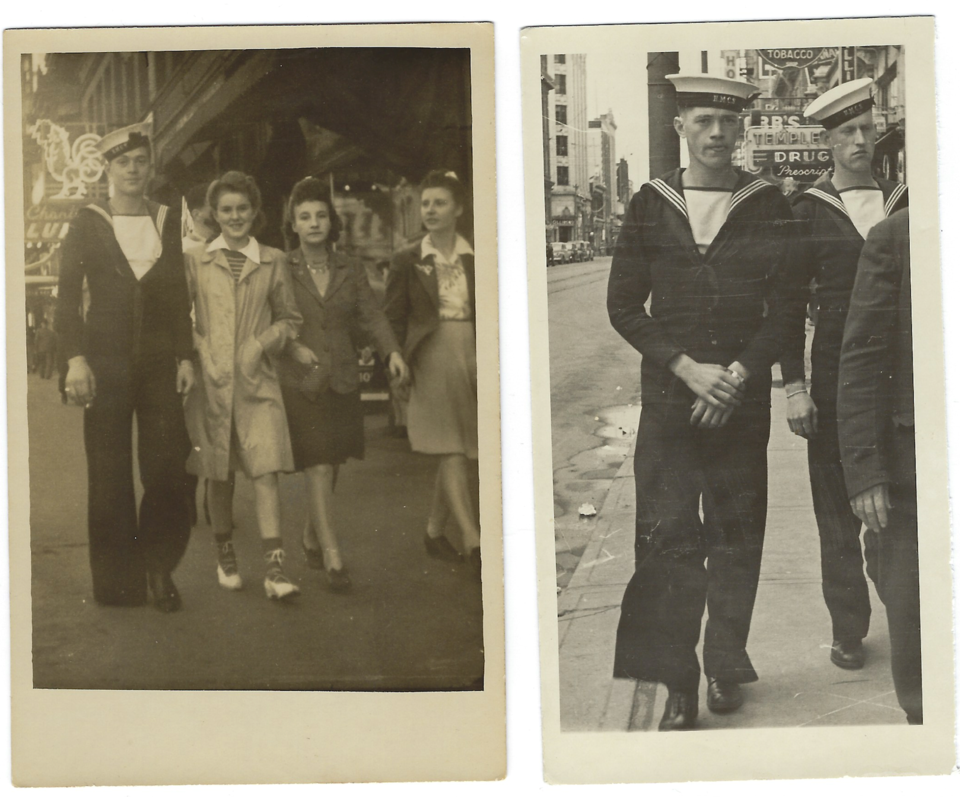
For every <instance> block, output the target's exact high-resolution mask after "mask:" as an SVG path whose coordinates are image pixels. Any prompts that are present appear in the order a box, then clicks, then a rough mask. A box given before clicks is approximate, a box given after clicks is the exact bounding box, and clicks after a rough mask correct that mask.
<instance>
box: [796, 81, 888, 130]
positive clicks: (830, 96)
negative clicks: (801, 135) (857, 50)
mask: <svg viewBox="0 0 960 797" xmlns="http://www.w3.org/2000/svg"><path fill="white" fill-rule="evenodd" d="M872 86H873V80H871V79H870V78H868V77H865V78H860V79H859V80H852V81H850V82H849V83H841V84H840V85H839V86H834V87H833V88H832V89H830V90H829V91H826V92H824V93H823V94H821V95H820V96H819V97H817V98H816V99H815V100H814V101H813V102H811V103H810V104H809V105H808V106H807V109H806V110H805V111H804V112H803V115H804V116H806V117H807V118H808V119H812V120H813V121H814V122H817V123H819V124H820V125H822V126H823V127H824V128H825V129H826V130H833V128H835V127H839V126H840V125H842V124H843V123H844V122H847V121H849V120H850V119H854V118H856V117H858V116H860V114H862V113H865V112H866V111H869V110H870V109H871V108H872V107H873V97H872V96H871V94H870V89H871V87H872Z"/></svg>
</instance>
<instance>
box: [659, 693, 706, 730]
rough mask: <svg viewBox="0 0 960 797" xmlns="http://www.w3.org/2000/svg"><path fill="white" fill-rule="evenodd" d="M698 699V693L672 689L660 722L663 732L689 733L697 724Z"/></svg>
mask: <svg viewBox="0 0 960 797" xmlns="http://www.w3.org/2000/svg"><path fill="white" fill-rule="evenodd" d="M697 703H698V698H697V693H696V692H680V691H674V690H673V689H671V690H670V691H669V694H668V695H667V705H666V707H665V708H664V709H663V717H662V718H661V720H660V730H661V731H689V730H692V729H693V727H694V726H695V725H696V724H697V712H698V707H697Z"/></svg>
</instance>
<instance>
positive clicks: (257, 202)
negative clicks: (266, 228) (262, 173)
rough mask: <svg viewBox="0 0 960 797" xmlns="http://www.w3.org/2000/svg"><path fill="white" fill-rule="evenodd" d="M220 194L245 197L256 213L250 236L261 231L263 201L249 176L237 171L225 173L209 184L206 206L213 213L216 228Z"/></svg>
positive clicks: (255, 182) (254, 181)
mask: <svg viewBox="0 0 960 797" xmlns="http://www.w3.org/2000/svg"><path fill="white" fill-rule="evenodd" d="M222 194H243V195H244V196H246V197H247V199H249V200H250V204H251V205H253V208H254V210H255V211H256V218H255V219H254V220H253V225H252V226H251V227H250V233H251V234H252V235H256V234H257V233H258V232H260V230H261V229H263V224H264V216H263V201H262V198H261V196H260V189H259V188H258V187H257V181H256V180H254V179H253V178H252V177H251V176H250V175H249V174H244V173H243V172H238V171H229V172H225V173H224V174H222V175H221V176H220V177H218V178H217V179H216V180H214V181H213V182H212V183H210V187H209V188H207V205H209V207H210V209H211V210H212V211H213V223H214V224H215V225H216V226H217V227H218V228H219V227H220V225H219V224H218V223H217V217H216V213H217V202H219V201H220V196H221V195H222Z"/></svg>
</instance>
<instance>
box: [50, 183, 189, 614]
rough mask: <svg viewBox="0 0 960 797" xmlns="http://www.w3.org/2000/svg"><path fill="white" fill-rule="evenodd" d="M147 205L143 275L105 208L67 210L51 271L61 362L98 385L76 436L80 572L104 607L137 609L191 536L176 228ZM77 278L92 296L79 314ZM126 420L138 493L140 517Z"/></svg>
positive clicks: (184, 298)
mask: <svg viewBox="0 0 960 797" xmlns="http://www.w3.org/2000/svg"><path fill="white" fill-rule="evenodd" d="M146 205H147V210H148V213H149V216H150V218H151V219H152V222H153V225H154V227H155V229H156V231H157V235H158V236H159V246H160V250H159V257H158V258H157V259H156V262H155V263H154V264H153V265H152V266H151V267H150V268H149V270H147V271H146V272H145V273H142V274H138V273H137V272H136V270H135V268H134V266H133V265H132V264H131V263H130V262H129V261H128V260H127V258H126V256H125V254H124V252H123V250H122V248H121V244H120V243H119V241H118V238H117V235H116V233H115V227H114V225H115V219H114V217H113V215H112V214H111V211H110V206H109V204H108V203H107V202H93V203H91V204H90V205H87V206H86V207H83V208H81V209H80V210H78V211H77V214H76V216H75V217H74V219H73V220H72V221H71V222H70V230H69V233H68V234H67V237H66V239H65V240H64V244H63V256H62V261H61V267H60V282H59V292H58V298H57V310H56V329H57V332H58V334H59V335H60V343H61V355H62V360H61V362H62V364H65V363H66V362H67V361H68V360H70V359H71V358H73V357H76V356H78V355H83V356H84V357H85V358H86V360H87V364H88V365H89V367H90V369H91V371H92V372H93V375H94V378H95V380H96V397H95V398H94V400H93V402H92V404H91V405H90V406H89V407H88V408H87V409H86V410H85V411H84V418H83V427H84V445H85V448H86V455H87V475H88V482H89V485H88V491H89V492H88V505H87V515H88V530H89V541H90V551H89V554H90V567H91V571H92V576H93V594H94V599H95V600H96V601H97V602H98V603H100V604H102V605H114V606H136V605H141V604H143V603H145V602H146V599H147V580H146V572H147V570H148V569H151V570H158V571H161V572H167V573H169V572H171V571H172V570H173V569H174V568H175V567H176V565H177V563H178V562H179V561H180V558H181V557H182V555H183V553H184V551H185V550H186V546H187V541H188V539H189V535H190V518H189V513H188V496H187V493H186V478H185V476H186V473H185V464H186V460H187V455H188V454H189V452H190V440H189V438H188V436H187V430H186V423H185V420H184V414H183V407H182V404H181V400H180V396H179V394H178V393H177V387H176V380H177V363H178V362H179V361H182V360H188V359H190V358H191V356H192V354H193V339H192V330H191V322H190V300H189V295H188V292H187V280H186V272H185V270H184V265H183V255H182V244H181V240H180V220H179V218H178V217H177V216H176V214H175V213H174V212H172V211H171V210H170V209H169V208H168V207H166V206H165V205H159V204H157V203H155V202H149V201H148V202H147V203H146ZM138 277H139V278H138ZM84 280H86V283H87V286H88V288H89V292H90V305H89V308H88V310H87V312H86V315H84V313H83V310H82V304H83V300H82V294H83V283H84ZM62 367H63V366H62ZM134 415H136V418H137V440H138V451H137V454H138V464H139V470H140V480H141V482H142V484H143V490H144V491H143V497H142V499H141V501H140V506H139V511H138V508H137V503H136V495H135V492H134V484H133V441H132V425H133V416H134Z"/></svg>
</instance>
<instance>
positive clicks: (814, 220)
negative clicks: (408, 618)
mask: <svg viewBox="0 0 960 797" xmlns="http://www.w3.org/2000/svg"><path fill="white" fill-rule="evenodd" d="M921 24H922V23H921ZM695 27H696V26H695ZM702 27H703V28H708V27H709V26H702ZM743 27H745V28H746V27H749V26H747V25H744V26H743ZM787 27H788V24H787V23H784V24H783V26H782V28H781V30H779V31H776V33H777V34H779V35H773V36H771V38H769V39H766V40H764V39H763V38H762V37H761V36H760V35H759V34H756V32H754V31H750V33H751V34H753V35H744V36H741V37H735V36H725V37H713V38H711V37H710V36H709V35H707V31H706V30H703V31H701V32H700V35H697V33H696V32H694V31H689V32H688V35H686V36H685V37H683V41H682V42H681V43H679V44H678V45H676V46H674V47H672V48H661V47H656V49H655V48H654V46H653V45H652V44H651V42H653V41H654V37H653V36H652V34H650V33H645V32H644V31H643V30H642V29H637V30H636V33H635V35H634V37H633V44H634V46H633V47H632V48H629V49H628V48H626V47H622V46H614V42H615V41H616V42H617V43H618V44H619V43H621V42H622V41H623V39H624V37H621V38H617V39H613V38H610V39H604V38H603V36H602V35H601V33H600V32H599V31H597V32H595V34H594V37H593V38H592V39H591V38H590V37H587V38H586V39H584V42H585V43H588V44H594V45H595V46H593V47H590V48H587V47H584V48H582V49H580V48H578V49H568V48H557V47H555V48H550V47H549V46H547V45H549V44H551V43H552V41H551V37H550V34H552V33H555V32H557V33H559V32H560V30H561V29H552V30H548V29H543V30H541V31H538V32H539V33H543V37H542V39H541V40H540V41H538V45H539V47H538V50H537V52H536V54H535V55H536V58H537V60H538V61H539V89H540V91H539V96H536V97H533V96H531V95H532V88H533V85H534V84H533V80H532V79H530V75H529V73H528V74H527V78H528V79H527V81H526V83H525V86H524V89H525V91H526V97H525V101H526V102H527V107H526V111H527V116H526V117H525V119H526V120H530V119H532V118H533V104H534V99H535V100H536V102H537V105H538V107H539V110H540V117H541V118H540V120H539V123H538V124H537V125H536V131H535V132H536V134H537V137H536V139H535V137H534V131H531V129H530V128H529V122H528V129H527V130H526V131H525V133H526V141H525V143H526V147H527V163H528V172H527V180H528V185H529V186H530V189H529V193H528V203H530V202H532V201H534V191H533V188H534V187H535V188H536V191H537V196H536V200H535V203H536V208H535V210H536V213H535V212H534V210H533V209H531V210H530V212H529V216H528V219H529V221H528V234H529V235H530V236H531V237H533V236H542V238H541V241H542V243H541V244H540V245H539V247H538V248H539V252H537V254H540V253H541V252H542V253H543V254H542V255H541V256H540V258H538V259H539V260H540V263H539V264H537V263H531V272H532V273H533V272H537V273H538V274H539V275H540V277H541V285H542V286H543V289H544V290H545V296H543V295H542V294H541V298H540V299H539V300H535V299H534V298H533V297H531V307H533V306H534V302H535V301H541V302H542V301H543V300H544V299H545V311H546V324H545V326H544V328H542V329H541V330H537V329H534V328H532V330H531V338H532V345H533V351H532V357H531V359H532V360H533V361H535V362H536V361H537V356H536V353H537V351H538V342H537V336H538V333H539V334H540V335H541V336H542V337H543V338H545V340H542V341H541V343H540V345H541V346H542V347H543V348H542V349H541V350H542V351H544V352H545V354H546V353H548V361H549V394H548V395H541V396H540V397H539V398H540V399H541V400H543V401H545V402H547V401H548V402H549V407H550V416H549V421H550V428H549V438H548V439H544V440H542V441H541V442H542V444H546V445H549V448H547V449H546V450H547V451H549V452H550V459H549V460H548V461H542V460H541V461H539V462H538V466H539V467H540V468H544V469H545V468H547V467H548V463H549V468H550V472H551V474H552V476H551V480H552V485H551V491H552V496H551V498H552V518H551V517H548V518H544V517H542V516H541V517H539V518H538V530H539V533H540V534H541V543H542V546H541V549H540V556H541V573H542V574H543V575H544V578H545V574H546V573H547V572H548V571H547V568H548V564H547V562H546V561H543V560H544V559H545V558H546V556H547V555H548V545H549V541H548V540H547V539H546V536H545V533H544V532H545V530H547V529H549V528H550V525H551V524H550V523H549V522H548V521H549V520H551V519H552V529H551V530H552V532H553V540H552V543H553V551H552V559H553V565H554V567H555V574H556V595H555V600H556V624H557V625H556V632H555V634H556V636H555V640H556V642H555V644H556V648H555V650H554V651H552V653H553V654H554V655H555V656H556V659H555V660H556V668H557V669H556V676H555V677H556V684H557V694H556V696H555V699H556V700H557V701H558V706H557V708H558V716H557V717H556V720H557V722H558V725H559V732H560V733H561V734H563V733H582V732H597V731H606V732H618V731H619V732H644V731H648V732H653V733H657V732H659V733H665V732H670V731H678V730H684V731H701V732H704V731H715V730H743V729H764V728H783V729H788V728H804V729H817V728H828V727H829V728H834V727H838V726H858V727H862V726H870V727H873V726H907V725H910V726H914V725H923V724H924V722H925V715H924V707H925V706H926V705H928V704H929V702H930V701H929V699H926V700H925V699H924V698H925V693H924V686H925V683H924V678H923V675H924V670H925V668H924V666H923V663H924V659H923V656H922V655H921V647H922V643H921V639H922V637H923V638H926V637H927V629H926V625H925V623H923V622H921V595H922V596H923V597H924V599H925V600H926V598H927V594H928V593H927V592H926V591H925V590H924V586H925V584H924V579H923V576H924V575H926V574H922V572H921V568H920V563H919V561H920V560H919V555H918V539H922V540H923V543H922V544H926V540H927V539H928V537H929V534H930V531H932V529H931V530H929V531H928V530H926V529H925V528H924V527H923V525H922V524H918V499H917V463H916V449H917V440H916V432H915V426H916V422H915V416H916V413H915V391H914V365H913V353H914V349H915V346H916V343H915V340H914V335H913V332H914V330H913V324H912V314H913V312H914V308H915V307H916V302H917V299H916V291H914V294H915V295H914V298H913V300H911V288H912V282H911V269H910V262H911V252H912V247H911V243H910V233H911V229H913V227H914V225H912V224H911V222H910V215H909V210H908V203H909V202H910V200H911V195H912V191H911V190H908V186H911V185H914V183H915V182H919V183H920V184H921V185H926V186H930V185H935V177H936V174H935V172H931V171H926V172H924V171H923V170H924V169H926V168H927V164H926V163H922V162H921V161H920V160H919V159H918V160H916V161H915V160H914V159H913V158H912V157H908V152H909V153H910V155H911V156H912V154H913V148H912V146H908V144H907V133H906V131H907V129H908V125H907V119H908V117H909V119H910V125H909V129H910V131H911V135H916V136H918V138H919V140H920V145H921V146H931V145H932V135H933V129H934V128H933V110H934V109H933V106H932V105H928V104H925V103H924V102H922V101H915V100H914V99H913V92H914V88H913V87H914V85H915V84H914V83H912V82H911V81H915V80H916V77H915V76H914V74H913V72H912V71H911V70H912V69H913V56H914V54H915V49H914V48H913V47H911V46H910V44H909V43H907V42H906V41H905V40H904V39H900V38H894V39H889V38H883V37H881V38H872V37H871V36H869V35H868V34H869V33H871V31H869V30H868V31H866V32H860V33H855V34H854V35H851V34H850V32H847V33H844V32H842V31H837V34H836V35H831V34H830V33H826V34H825V33H824V32H822V31H821V32H816V33H814V34H813V35H810V37H809V38H808V37H807V34H808V31H807V30H805V29H804V28H803V27H800V28H799V29H798V30H796V31H793V32H791V36H790V38H791V46H789V47H763V46H759V45H761V44H766V43H769V44H776V43H777V42H780V41H782V40H783V38H784V37H783V33H785V32H786V31H787ZM608 30H609V29H608ZM628 31H629V29H624V31H623V32H624V34H626V35H629V33H628ZM745 33H746V32H745ZM678 38H679V37H678ZM738 38H739V39H740V41H739V42H738V41H737V39H738ZM728 40H729V45H728V44H727V41H728ZM921 41H922V39H921ZM741 42H742V43H741ZM831 43H834V44H836V46H814V45H824V44H826V45H829V44H831ZM927 44H928V45H929V40H927ZM748 45H749V46H748ZM527 56H528V60H527V62H526V68H527V69H528V70H531V69H532V68H533V65H534V63H535V62H534V54H533V53H532V52H530V51H528V52H527ZM924 74H925V67H923V66H920V67H919V68H918V76H917V77H920V79H921V80H922V79H923V77H922V76H923V75H924ZM921 131H922V132H921ZM534 147H536V151H535V152H534ZM534 155H535V159H534ZM535 166H539V167H540V168H539V169H538V170H537V171H538V172H539V173H534V174H531V171H532V170H533V168H535ZM917 172H920V174H919V175H918V176H917V178H916V179H915V175H916V174H917ZM541 186H542V189H541ZM921 190H922V189H921ZM933 198H934V199H935V194H934V195H933ZM934 213H935V205H934ZM537 219H539V221H537ZM533 250H534V246H533V244H531V245H530V248H529V251H531V252H532V251H533ZM934 255H935V252H934ZM914 260H916V256H914ZM920 263H921V264H922V266H923V267H924V269H925V270H927V271H929V272H930V273H931V276H932V277H933V278H935V279H936V277H937V275H938V272H939V263H938V261H937V260H936V259H930V258H929V257H924V258H921V259H920ZM915 268H916V265H915ZM533 290H536V288H535V287H534V288H532V291H533ZM935 298H937V299H938V298H939V297H938V296H936V297H935ZM936 307H937V310H936V312H937V313H938V314H939V303H938V304H937V305H936ZM531 316H532V318H534V319H535V317H536V314H535V313H534V312H533V311H532V312H531ZM535 324H536V321H535V320H534V321H532V325H535ZM937 344H938V345H940V346H942V341H940V340H938V341H937ZM938 378H939V380H940V382H939V388H940V392H939V393H938V394H937V395H935V396H931V398H932V399H933V401H934V402H936V405H937V406H938V407H940V408H941V410H942V406H943V400H944V396H943V382H942V379H943V377H942V372H941V373H939V374H938ZM537 402H538V396H537V395H536V392H535V394H534V404H535V406H536V405H537ZM943 431H944V429H943V427H942V426H941V428H940V429H939V435H940V437H941V439H942V434H943ZM545 432H546V430H545ZM535 448H537V451H538V453H539V454H540V455H543V454H544V453H545V449H544V448H541V447H537V442H536V434H535ZM939 449H940V450H939V452H938V453H940V454H941V455H945V451H944V450H943V445H942V443H940V445H939ZM544 460H546V457H544ZM545 481H546V477H545V476H544V482H545ZM942 500H943V502H944V503H943V507H940V509H943V508H944V507H945V506H946V497H945V496H943V497H942ZM546 502H547V498H546V496H544V497H543V500H542V501H541V502H540V504H539V506H540V507H541V508H544V507H545V508H546V510H547V512H548V513H550V510H551V507H550V506H549V505H547V503H546ZM541 515H542V512H541ZM918 528H919V531H918ZM924 531H926V532H927V533H926V534H924V533H923V532H924ZM939 543H940V544H941V545H942V544H945V545H946V546H947V548H949V533H948V532H947V529H946V527H944V528H943V537H942V539H941V540H939ZM934 544H936V543H934ZM544 583H545V581H544ZM550 592H551V593H552V592H553V590H552V589H551V590H550ZM552 597H553V596H552V595H551V596H549V598H548V596H547V595H546V592H545V591H544V592H543V594H542V596H541V599H542V600H547V599H552ZM939 609H940V610H942V609H946V610H947V611H948V612H949V603H947V604H946V605H944V606H940V607H939ZM948 629H949V626H948ZM948 633H949V630H948ZM548 644H550V643H549V642H548V641H547V638H546V636H545V637H544V641H543V648H544V649H546V648H547V646H548ZM546 666H547V665H545V668H546ZM940 686H941V687H943V686H945V685H944V684H941V685H940ZM946 686H948V684H947V685H946ZM548 688H549V687H548V679H547V677H546V675H545V676H544V690H545V699H546V696H547V695H546V690H547V689H548ZM949 716H950V723H951V725H952V713H951V714H950V715H949ZM546 722H547V719H546V717H545V724H546ZM545 746H546V745H545Z"/></svg>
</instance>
